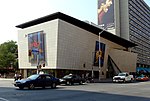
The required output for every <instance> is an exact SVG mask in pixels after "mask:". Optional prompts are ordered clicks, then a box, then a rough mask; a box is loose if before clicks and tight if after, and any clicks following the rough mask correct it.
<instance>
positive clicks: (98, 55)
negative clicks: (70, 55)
mask: <svg viewBox="0 0 150 101" xmlns="http://www.w3.org/2000/svg"><path fill="white" fill-rule="evenodd" d="M99 47H100V48H99ZM104 55H105V44H104V43H101V42H99V41H96V45H95V52H94V63H93V65H94V66H99V64H100V66H101V67H103V64H104Z"/></svg>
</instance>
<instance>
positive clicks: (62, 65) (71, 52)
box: [16, 12, 137, 79]
mask: <svg viewBox="0 0 150 101" xmlns="http://www.w3.org/2000/svg"><path fill="white" fill-rule="evenodd" d="M16 27H17V28H19V29H18V58H19V69H20V70H21V71H22V73H23V76H24V77H27V76H29V75H31V74H34V73H37V72H39V71H41V70H42V71H44V72H45V73H52V74H53V75H55V76H56V77H62V76H64V75H66V74H69V73H75V74H79V75H82V74H85V73H87V72H88V73H89V74H91V75H92V76H93V77H95V78H99V77H100V78H101V79H105V78H110V77H112V76H113V75H116V74H118V73H119V72H136V61H137V54H136V53H133V52H132V51H131V49H132V48H133V47H135V46H136V44H135V43H132V42H130V41H128V40H126V39H124V38H121V37H119V36H116V35H114V34H111V33H110V32H108V31H105V30H104V29H102V28H99V27H97V26H96V25H94V24H92V23H87V22H84V21H81V20H78V19H76V18H74V17H71V16H69V15H66V14H63V13H61V12H56V13H53V14H50V15H47V16H44V17H41V18H38V19H35V20H32V21H29V22H25V23H23V24H20V25H17V26H16ZM37 70H38V71H37Z"/></svg>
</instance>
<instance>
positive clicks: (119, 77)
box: [113, 72, 134, 82]
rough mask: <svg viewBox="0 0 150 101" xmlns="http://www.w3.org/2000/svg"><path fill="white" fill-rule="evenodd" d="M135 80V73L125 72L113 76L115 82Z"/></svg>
mask: <svg viewBox="0 0 150 101" xmlns="http://www.w3.org/2000/svg"><path fill="white" fill-rule="evenodd" d="M133 80H134V78H133V75H129V73H126V72H123V73H119V74H118V75H117V76H114V77H113V82H132V81H133Z"/></svg>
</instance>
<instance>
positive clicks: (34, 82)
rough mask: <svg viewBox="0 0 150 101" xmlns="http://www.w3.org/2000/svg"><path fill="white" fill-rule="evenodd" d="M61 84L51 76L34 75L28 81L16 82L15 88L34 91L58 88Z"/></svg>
mask: <svg viewBox="0 0 150 101" xmlns="http://www.w3.org/2000/svg"><path fill="white" fill-rule="evenodd" d="M58 84H59V79H58V78H55V77H53V76H52V75H49V74H34V75H31V76H29V77H28V78H27V79H21V80H16V81H15V83H14V86H16V87H19V88H20V89H23V88H24V87H28V88H29V89H34V88H35V87H43V88H45V87H48V86H50V87H51V88H56V86H57V85H58Z"/></svg>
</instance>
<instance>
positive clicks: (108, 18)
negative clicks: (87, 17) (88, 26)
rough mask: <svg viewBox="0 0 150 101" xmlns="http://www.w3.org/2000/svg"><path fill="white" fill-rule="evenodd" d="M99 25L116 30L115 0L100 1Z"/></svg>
mask: <svg viewBox="0 0 150 101" xmlns="http://www.w3.org/2000/svg"><path fill="white" fill-rule="evenodd" d="M98 25H99V26H101V27H102V28H104V29H114V28H115V24H114V0H98Z"/></svg>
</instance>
